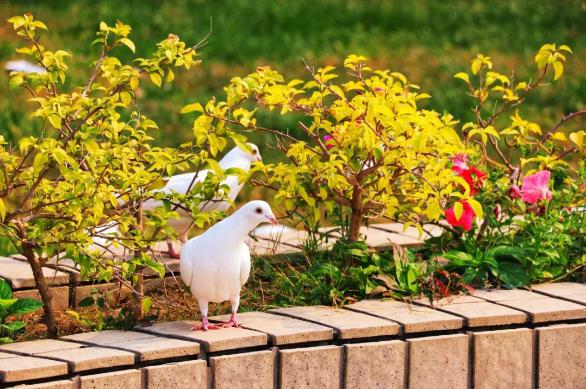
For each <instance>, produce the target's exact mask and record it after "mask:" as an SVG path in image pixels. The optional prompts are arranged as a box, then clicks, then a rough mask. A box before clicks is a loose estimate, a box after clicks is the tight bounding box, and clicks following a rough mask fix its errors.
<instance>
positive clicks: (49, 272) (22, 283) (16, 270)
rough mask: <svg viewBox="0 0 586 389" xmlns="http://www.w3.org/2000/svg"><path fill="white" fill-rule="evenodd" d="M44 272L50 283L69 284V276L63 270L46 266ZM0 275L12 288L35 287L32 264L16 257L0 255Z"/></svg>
mask: <svg viewBox="0 0 586 389" xmlns="http://www.w3.org/2000/svg"><path fill="white" fill-rule="evenodd" d="M43 274H44V275H45V277H46V278H47V282H48V283H49V284H50V285H68V284H69V276H68V275H67V274H65V273H63V272H60V271H57V270H53V269H49V268H46V267H44V268H43ZM0 277H1V278H4V279H5V280H6V281H8V283H10V286H11V287H12V289H23V288H34V287H35V278H34V276H33V271H32V270H31V267H30V265H29V264H28V263H26V262H22V261H18V260H16V259H14V258H6V257H0Z"/></svg>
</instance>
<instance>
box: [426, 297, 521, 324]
mask: <svg viewBox="0 0 586 389" xmlns="http://www.w3.org/2000/svg"><path fill="white" fill-rule="evenodd" d="M415 301H416V302H417V303H418V304H423V305H426V306H429V307H431V306H432V304H431V303H430V302H429V299H426V298H425V299H418V300H415ZM433 307H435V308H436V309H439V310H441V311H444V312H447V313H453V314H454V315H458V316H461V317H463V318H464V319H465V320H466V325H467V326H468V327H487V326H502V325H508V324H519V323H525V322H526V321H527V314H525V313H524V312H521V311H517V310H515V309H512V308H508V307H505V306H502V305H498V304H495V303H491V302H488V301H486V300H483V299H480V298H478V297H473V296H454V297H449V298H445V299H441V300H439V301H434V302H433Z"/></svg>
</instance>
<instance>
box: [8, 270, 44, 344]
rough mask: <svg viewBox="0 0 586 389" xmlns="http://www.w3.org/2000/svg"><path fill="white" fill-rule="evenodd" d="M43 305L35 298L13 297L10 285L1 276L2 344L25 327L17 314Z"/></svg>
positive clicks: (31, 310) (34, 309) (28, 311)
mask: <svg viewBox="0 0 586 389" xmlns="http://www.w3.org/2000/svg"><path fill="white" fill-rule="evenodd" d="M42 306H43V304H42V303H41V302H39V301H37V300H35V299H31V298H13V296H12V289H11V288H10V285H9V284H8V282H6V281H5V280H4V279H2V278H0V344H3V343H10V342H11V341H12V339H11V338H12V337H13V336H14V335H15V334H16V333H17V332H19V331H21V330H22V329H23V328H24V327H25V323H24V322H23V321H20V320H14V318H15V317H16V316H19V315H24V314H26V313H30V312H34V311H36V310H37V309H39V308H41V307H42ZM8 319H10V320H8Z"/></svg>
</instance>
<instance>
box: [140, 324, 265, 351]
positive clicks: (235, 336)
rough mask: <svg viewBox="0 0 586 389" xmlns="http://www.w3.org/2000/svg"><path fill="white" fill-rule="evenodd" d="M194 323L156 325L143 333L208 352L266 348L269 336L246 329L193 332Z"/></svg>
mask: <svg viewBox="0 0 586 389" xmlns="http://www.w3.org/2000/svg"><path fill="white" fill-rule="evenodd" d="M194 324H197V323H196V322H193V321H187V320H185V321H173V322H166V323H156V324H153V325H152V326H149V327H142V328H141V331H144V332H148V333H150V334H154V335H164V336H168V337H171V338H176V339H182V340H188V341H192V342H198V343H200V345H202V346H203V347H204V349H205V351H206V352H216V351H226V350H240V349H243V348H247V347H256V346H265V345H266V344H267V335H266V334H263V333H261V332H256V331H251V330H247V329H244V328H234V327H232V328H223V329H222V330H221V331H193V330H192V329H191V328H192V327H193V325H194Z"/></svg>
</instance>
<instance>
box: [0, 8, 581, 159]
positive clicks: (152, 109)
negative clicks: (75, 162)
mask: <svg viewBox="0 0 586 389" xmlns="http://www.w3.org/2000/svg"><path fill="white" fill-rule="evenodd" d="M96 3H98V5H96ZM29 11H30V12H32V13H34V14H35V17H36V18H38V19H40V20H43V21H45V22H46V24H47V25H48V26H49V29H50V32H49V33H48V34H46V35H45V38H44V42H45V45H46V46H47V47H49V48H51V49H60V48H62V49H66V50H69V51H70V52H72V53H73V54H74V56H75V57H74V59H73V61H70V62H69V63H70V64H71V68H72V70H73V79H72V80H71V83H72V84H75V85H77V84H79V82H80V80H83V79H84V78H86V77H87V73H88V71H89V69H88V66H87V64H88V62H89V61H90V60H91V59H93V58H95V57H96V49H95V48H90V47H89V43H90V42H91V41H92V40H93V39H94V34H95V31H96V30H97V28H98V23H99V22H100V21H102V20H103V21H106V22H108V23H109V24H113V23H114V22H115V21H116V20H117V19H120V20H122V21H124V22H125V23H128V24H130V25H131V26H132V27H133V29H134V30H133V33H132V35H131V38H132V39H133V40H134V41H135V43H136V44H137V54H138V55H146V54H148V53H149V52H150V51H152V50H153V47H154V44H155V43H156V42H158V41H160V40H161V39H163V38H164V37H166V36H167V34H168V33H170V32H173V33H176V34H178V35H179V36H180V37H181V38H182V39H183V40H185V41H186V42H188V43H196V42H198V41H199V40H201V39H202V37H204V36H205V35H206V34H207V32H208V31H209V27H210V19H212V20H213V32H212V34H211V36H210V38H209V44H208V46H206V47H205V48H204V49H203V50H202V52H201V58H202V60H203V64H202V65H201V66H199V67H196V68H195V69H193V70H192V71H189V72H185V71H184V72H181V73H180V74H178V77H177V80H176V83H174V84H173V85H172V86H171V87H168V88H165V89H163V90H159V89H157V88H152V89H147V90H145V91H144V93H143V95H142V96H141V100H142V105H143V107H144V110H145V112H148V113H149V114H151V115H152V116H153V117H154V118H155V119H156V121H157V122H158V123H159V125H160V128H161V138H160V139H161V141H162V142H163V143H165V144H167V145H178V144H180V143H181V142H182V141H183V140H186V139H189V137H190V136H191V131H190V128H191V124H192V123H191V120H192V119H193V116H190V115H180V114H179V113H178V111H179V109H180V108H181V107H182V106H183V105H185V104H187V103H189V102H193V101H194V100H202V99H207V98H209V97H210V96H212V95H218V96H220V97H221V96H222V86H223V85H224V84H225V83H226V82H227V81H228V80H229V79H230V78H231V77H232V76H235V75H245V74H247V73H249V72H251V71H253V70H254V68H255V67H256V66H258V65H265V64H271V65H273V66H274V67H276V68H277V69H278V70H280V71H281V72H284V73H286V74H287V75H288V76H289V77H291V78H293V77H300V76H303V72H304V71H303V65H302V63H301V58H305V59H307V60H308V61H309V62H310V63H311V64H314V65H317V66H322V65H324V64H328V65H337V64H340V63H341V61H342V60H343V58H344V57H345V56H346V55H347V54H349V53H358V54H363V55H366V56H367V57H369V58H370V59H371V61H372V63H373V65H375V66H376V67H380V68H390V69H392V70H394V71H400V72H403V73H404V74H406V75H407V77H408V78H409V79H410V80H411V81H412V82H414V83H416V84H419V85H421V87H422V89H423V90H424V91H426V92H429V93H430V94H432V96H433V98H432V99H431V100H428V101H427V102H426V103H425V104H427V106H428V107H431V108H434V109H436V110H439V111H448V112H450V113H452V114H454V115H455V116H456V117H458V118H462V119H469V118H470V117H471V115H470V99H469V98H468V97H467V96H466V94H465V93H464V85H463V83H462V82H461V81H458V80H455V79H453V78H452V75H453V74H454V73H456V72H458V71H461V70H465V68H467V65H468V61H469V60H470V59H471V58H472V57H473V56H475V55H476V54H477V53H478V52H482V53H484V54H487V55H490V56H491V57H493V59H494V61H495V67H496V68H497V69H501V70H503V71H504V72H505V73H507V74H508V73H509V72H508V70H507V69H512V68H515V69H516V74H518V75H519V77H527V76H531V75H532V71H533V55H534V53H535V52H536V50H537V49H538V48H539V47H540V46H541V45H542V44H543V43H548V42H555V43H558V44H561V43H565V44H568V45H570V46H571V47H572V48H573V49H574V52H575V55H573V56H571V58H570V59H569V62H568V65H567V67H566V69H567V74H566V77H564V78H563V79H562V80H561V82H559V83H558V84H557V85H556V87H555V88H549V89H546V90H542V91H540V92H538V93H536V94H535V96H533V97H532V98H531V100H530V101H528V103H527V104H525V105H524V111H523V114H525V115H526V116H527V117H528V118H532V119H538V120H539V121H540V122H541V123H542V124H544V125H548V124H551V123H553V122H554V121H556V120H557V119H558V118H559V117H560V115H561V114H562V113H567V112H569V111H573V110H576V109H578V108H580V107H581V106H583V102H584V98H583V97H584V96H585V95H586V47H585V44H586V36H585V34H584V33H585V32H586V22H584V20H586V2H584V1H581V0H574V1H572V0H566V1H564V0H560V1H542V0H516V1H475V2H472V1H455V0H449V1H424V0H412V1H393V0H387V1H368V0H355V1H354V0H352V1H334V0H318V1H316V0H294V1H292V0H254V1H253V0H232V1H227V0H214V1H211V0H208V1H205V0H179V1H154V0H151V1H146V0H129V1H113V0H107V1H99V2H96V1H94V0H76V1H63V0H40V1H22V0H21V1H4V2H2V4H1V5H0V18H1V19H2V20H3V21H4V20H6V19H7V18H8V17H10V16H12V15H15V14H22V13H24V12H29ZM0 38H1V39H0V61H5V60H9V59H15V58H18V54H16V53H15V51H14V49H15V48H16V47H18V45H19V42H18V39H17V37H16V35H15V34H14V32H13V31H12V30H11V28H10V26H9V25H8V24H7V23H4V24H2V25H1V27H0ZM119 50H121V52H120V53H119V54H120V55H121V56H122V57H124V56H125V55H126V54H127V53H126V51H125V50H123V49H119ZM0 93H1V94H2V96H3V97H4V98H3V99H1V100H0V134H3V135H5V136H7V135H8V137H9V138H12V139H14V138H18V137H20V136H21V135H23V134H27V133H31V132H34V131H36V130H37V127H38V126H36V125H35V124H31V123H30V121H29V119H28V118H27V112H29V111H30V108H32V106H31V105H30V104H28V103H24V99H23V94H22V93H21V91H9V90H8V75H7V72H1V74H0ZM264 118H265V119H266V120H268V121H269V122H270V124H272V125H275V126H278V127H279V128H282V129H290V130H293V131H295V122H294V121H292V120H290V121H289V122H287V121H284V120H283V119H282V118H279V117H278V116H273V115H264ZM265 123H266V122H265ZM574 123H575V125H583V124H584V123H586V122H584V121H582V122H581V123H576V122H574ZM574 128H576V127H575V126H574ZM255 140H256V141H257V142H259V143H263V141H266V140H268V139H255ZM269 141H270V140H269ZM270 157H271V156H269V159H272V158H270Z"/></svg>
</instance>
